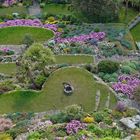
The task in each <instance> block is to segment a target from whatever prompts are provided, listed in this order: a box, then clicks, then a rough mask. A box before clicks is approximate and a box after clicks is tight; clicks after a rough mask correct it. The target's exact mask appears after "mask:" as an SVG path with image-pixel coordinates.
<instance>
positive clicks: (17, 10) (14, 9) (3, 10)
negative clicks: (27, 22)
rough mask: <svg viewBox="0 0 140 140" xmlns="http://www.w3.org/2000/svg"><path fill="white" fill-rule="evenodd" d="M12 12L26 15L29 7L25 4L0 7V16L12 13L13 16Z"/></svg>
mask: <svg viewBox="0 0 140 140" xmlns="http://www.w3.org/2000/svg"><path fill="white" fill-rule="evenodd" d="M12 13H18V14H20V15H25V14H27V9H26V8H25V7H23V6H12V7H7V8H0V16H6V15H10V16H11V17H12Z"/></svg>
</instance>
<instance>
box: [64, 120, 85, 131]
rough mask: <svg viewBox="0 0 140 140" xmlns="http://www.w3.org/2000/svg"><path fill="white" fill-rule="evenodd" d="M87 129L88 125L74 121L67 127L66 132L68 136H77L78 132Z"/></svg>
mask: <svg viewBox="0 0 140 140" xmlns="http://www.w3.org/2000/svg"><path fill="white" fill-rule="evenodd" d="M85 128H86V124H84V123H81V122H80V121H78V120H72V121H71V122H69V123H68V124H67V126H66V131H67V133H68V134H75V133H77V132H78V130H82V129H85Z"/></svg>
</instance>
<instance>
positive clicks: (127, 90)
mask: <svg viewBox="0 0 140 140" xmlns="http://www.w3.org/2000/svg"><path fill="white" fill-rule="evenodd" d="M139 85H140V79H138V78H136V77H133V76H127V75H122V76H120V77H119V78H118V82H117V83H115V84H113V85H112V88H113V89H114V90H115V91H116V92H121V93H123V94H125V95H128V96H129V97H130V96H131V95H133V93H134V90H135V89H136V88H137V87H138V86H139Z"/></svg>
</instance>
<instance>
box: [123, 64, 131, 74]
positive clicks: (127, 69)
mask: <svg viewBox="0 0 140 140" xmlns="http://www.w3.org/2000/svg"><path fill="white" fill-rule="evenodd" d="M121 72H122V73H125V74H131V73H132V68H131V67H129V66H122V68H121Z"/></svg>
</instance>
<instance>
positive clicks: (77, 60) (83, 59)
mask: <svg viewBox="0 0 140 140" xmlns="http://www.w3.org/2000/svg"><path fill="white" fill-rule="evenodd" d="M55 58H56V64H64V63H67V64H90V63H93V62H94V60H93V56H86V55H56V56H55Z"/></svg>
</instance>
